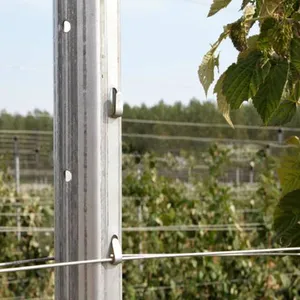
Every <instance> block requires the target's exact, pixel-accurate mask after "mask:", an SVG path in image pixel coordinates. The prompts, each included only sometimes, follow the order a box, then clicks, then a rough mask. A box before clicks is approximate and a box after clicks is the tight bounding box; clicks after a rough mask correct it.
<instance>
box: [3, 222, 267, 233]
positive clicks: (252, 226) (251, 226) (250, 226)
mask: <svg viewBox="0 0 300 300" xmlns="http://www.w3.org/2000/svg"><path fill="white" fill-rule="evenodd" d="M264 226H265V224H264V223H244V224H237V225H235V224H203V225H201V224H199V225H169V226H145V227H124V228H122V231H124V232H146V231H180V230H181V231H199V230H208V231H230V230H259V229H260V228H261V227H264ZM0 232H54V228H53V227H17V226H0Z"/></svg>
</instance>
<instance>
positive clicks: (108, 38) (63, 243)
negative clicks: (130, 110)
mask: <svg viewBox="0 0 300 300" xmlns="http://www.w3.org/2000/svg"><path fill="white" fill-rule="evenodd" d="M54 14H55V18H54V19H55V21H54V40H55V51H54V52H55V124H54V134H55V146H54V150H55V154H54V158H55V161H54V164H55V175H54V176H55V198H56V199H55V257H56V261H57V262H68V261H84V260H97V259H100V258H101V257H107V255H108V252H109V247H110V241H111V237H112V236H113V235H114V234H116V235H117V236H118V237H120V239H121V201H120V200H121V120H120V118H111V117H110V115H111V109H112V107H111V103H110V101H109V100H108V99H109V92H110V90H111V88H112V87H115V88H116V89H117V90H119V74H120V72H119V65H120V64H119V53H120V52H119V29H120V28H119V3H118V0H109V1H108V0H99V1H95V0H64V1H59V0H55V1H54ZM66 174H67V177H65V176H66ZM70 178H71V180H70ZM121 274H122V273H121V266H120V265H118V266H114V265H102V264H95V265H86V264H85V265H81V266H78V265H76V264H74V265H71V264H70V265H69V266H67V267H63V268H56V282H55V287H56V292H55V298H56V299H66V300H68V299H69V300H71V299H72V300H84V299H86V300H94V299H95V300H96V299H97V300H102V299H103V300H104V299H107V300H108V299H109V300H114V299H121V297H122V285H121Z"/></svg>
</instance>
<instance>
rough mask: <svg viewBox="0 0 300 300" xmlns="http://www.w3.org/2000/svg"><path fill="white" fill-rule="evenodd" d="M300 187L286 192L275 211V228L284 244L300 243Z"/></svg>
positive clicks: (293, 244)
mask: <svg viewBox="0 0 300 300" xmlns="http://www.w3.org/2000/svg"><path fill="white" fill-rule="evenodd" d="M299 199H300V189H297V190H293V191H292V192H290V193H288V194H286V195H285V196H284V197H283V198H282V199H281V200H280V202H279V204H278V206H277V209H276V211H275V221H274V228H275V230H276V232H277V235H278V238H279V239H280V242H281V243H282V244H283V245H288V246H291V247H298V246H299V245H300V230H299V229H300V205H299Z"/></svg>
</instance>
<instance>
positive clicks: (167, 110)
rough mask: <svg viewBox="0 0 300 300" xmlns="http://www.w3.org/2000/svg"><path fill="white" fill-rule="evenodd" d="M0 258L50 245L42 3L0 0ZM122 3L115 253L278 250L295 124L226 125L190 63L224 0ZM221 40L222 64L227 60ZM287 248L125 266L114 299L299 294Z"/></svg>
mask: <svg viewBox="0 0 300 300" xmlns="http://www.w3.org/2000/svg"><path fill="white" fill-rule="evenodd" d="M1 4H2V6H1V10H0V27H1V28H3V29H4V30H1V33H0V37H1V41H2V43H1V50H0V51H1V56H0V66H1V67H0V97H1V98H0V99H1V102H0V110H1V112H0V162H1V171H0V260H1V262H5V261H14V260H19V259H29V258H35V257H47V256H52V255H53V251H54V250H53V236H54V230H53V220H54V216H53V134H52V129H53V126H52V123H53V50H52V48H53V38H52V26H53V25H52V19H53V15H52V1H51V0H43V1H41V0H1ZM210 4H211V1H210V0H151V1H150V0H122V1H121V21H122V92H123V94H124V96H125V102H126V104H125V106H124V116H123V124H122V126H123V135H122V141H123V145H122V146H123V251H124V252H125V253H147V252H148V253H162V252H165V253H168V252H169V253H174V252H197V251H205V250H210V251H213V250H215V251H218V250H220V251H221V250H233V249H235V250H238V249H249V248H252V249H253V248H268V247H276V246H278V244H277V243H276V241H275V234H274V232H273V230H272V217H273V211H274V208H275V206H276V204H277V201H278V199H279V195H280V187H279V184H278V180H277V175H276V171H275V170H276V167H277V165H278V158H279V157H280V156H282V155H285V154H288V153H289V149H288V148H287V147H286V146H285V144H284V139H285V137H286V136H289V135H296V134H297V133H298V132H299V131H300V127H299V125H300V114H299V112H298V115H297V116H296V117H295V118H294V119H293V121H292V122H291V123H289V124H288V125H287V126H286V127H284V128H278V127H270V128H263V127H261V125H262V124H261V121H260V118H259V116H258V115H257V113H256V111H255V109H254V108H253V107H252V106H250V105H244V106H243V107H242V109H240V110H239V111H236V112H234V113H233V114H232V120H233V123H234V124H235V125H236V127H235V129H232V128H231V127H230V126H229V125H228V124H227V123H226V122H225V120H224V119H223V117H222V115H221V114H220V113H219V112H218V110H217V108H216V101H215V96H214V95H213V93H212V91H209V93H208V95H207V96H206V95H205V93H204V90H203V89H202V87H201V86H200V83H199V79H198V75H197V70H198V66H199V64H200V63H201V60H202V57H203V55H204V54H205V53H206V52H207V51H208V49H209V47H210V44H212V43H213V42H214V41H215V40H216V39H217V38H218V36H219V34H220V33H221V31H222V28H223V26H224V25H225V24H227V23H229V22H232V21H234V20H236V19H237V18H238V17H239V15H241V11H240V10H239V8H240V1H236V0H235V1H232V3H231V4H230V5H229V7H228V9H225V10H224V11H222V12H220V14H218V16H216V17H212V18H207V13H208V11H209V7H210ZM236 55H237V52H236V50H235V49H234V47H233V46H232V45H231V43H230V42H229V41H228V42H225V43H224V44H223V45H222V47H221V52H220V56H221V58H220V62H221V64H220V73H222V72H223V71H224V70H225V69H226V68H227V67H228V66H229V65H230V64H231V63H232V62H233V61H235V59H236ZM298 265H299V264H298V262H297V261H295V260H293V259H292V258H288V257H285V258H280V257H279V258H274V257H252V258H247V257H236V258H229V257H228V258H193V259H183V260H182V259H172V260H156V261H152V260H151V261H149V262H148V261H147V262H132V263H131V262H130V263H127V264H125V265H124V266H123V296H124V299H171V300H173V299H299V295H298V286H299V278H298V277H299V272H300V270H299V269H298ZM53 276H54V275H53V270H38V271H27V272H20V273H11V274H7V275H5V276H0V299H53V292H54V280H53Z"/></svg>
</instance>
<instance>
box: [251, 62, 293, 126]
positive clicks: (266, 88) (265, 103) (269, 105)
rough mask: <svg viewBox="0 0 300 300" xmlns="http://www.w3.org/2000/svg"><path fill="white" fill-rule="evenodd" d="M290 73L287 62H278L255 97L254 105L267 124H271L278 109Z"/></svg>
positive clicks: (283, 107)
mask: <svg viewBox="0 0 300 300" xmlns="http://www.w3.org/2000/svg"><path fill="white" fill-rule="evenodd" d="M288 72H289V64H288V62H287V61H279V62H276V63H275V64H274V65H272V67H271V69H270V72H269V74H268V75H267V77H266V79H265V80H264V82H263V83H262V84H261V85H260V86H259V89H258V91H257V93H256V94H255V96H254V97H253V105H254V106H255V108H256V109H257V111H258V113H259V115H260V116H261V118H262V120H263V122H264V123H265V124H267V123H268V122H269V120H270V118H271V117H272V115H273V114H274V112H275V111H276V110H277V109H278V106H279V104H280V100H281V99H282V96H283V93H284V88H285V86H286V83H287V76H288ZM281 109H282V110H283V109H286V107H285V106H282V107H281ZM277 116H278V115H277Z"/></svg>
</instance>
